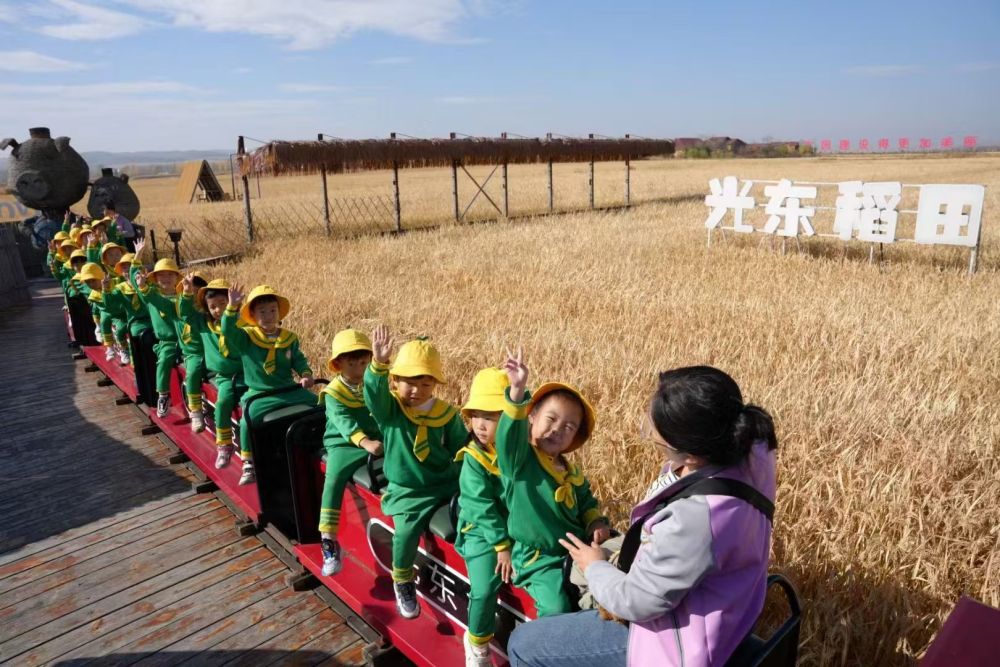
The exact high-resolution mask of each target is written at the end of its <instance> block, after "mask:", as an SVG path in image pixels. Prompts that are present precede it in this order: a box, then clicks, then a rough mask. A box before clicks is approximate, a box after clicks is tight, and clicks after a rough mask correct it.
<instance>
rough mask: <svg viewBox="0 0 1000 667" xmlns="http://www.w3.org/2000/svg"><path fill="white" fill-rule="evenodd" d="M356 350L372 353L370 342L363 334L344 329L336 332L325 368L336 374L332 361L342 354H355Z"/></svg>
mask: <svg viewBox="0 0 1000 667" xmlns="http://www.w3.org/2000/svg"><path fill="white" fill-rule="evenodd" d="M358 350H365V351H367V352H371V351H372V342H371V340H370V339H369V338H368V336H366V335H365V334H364V333H362V332H360V331H358V330H357V329H344V330H343V331H338V332H337V335H336V336H334V337H333V344H332V345H331V346H330V358H329V359H327V361H326V368H327V370H329V371H330V372H331V373H336V372H337V369H336V368H334V367H333V361H334V359H336V358H337V357H339V356H340V355H342V354H347V353H348V352H357V351H358Z"/></svg>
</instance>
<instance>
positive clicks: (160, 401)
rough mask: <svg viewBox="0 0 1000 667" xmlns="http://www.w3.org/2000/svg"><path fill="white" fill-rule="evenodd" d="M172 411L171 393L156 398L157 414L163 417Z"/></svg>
mask: <svg viewBox="0 0 1000 667" xmlns="http://www.w3.org/2000/svg"><path fill="white" fill-rule="evenodd" d="M168 412H170V395H169V394H166V395H165V394H160V396H159V397H158V398H157V399H156V416H157V417H159V418H160V419H163V418H164V417H166V416H167V413H168Z"/></svg>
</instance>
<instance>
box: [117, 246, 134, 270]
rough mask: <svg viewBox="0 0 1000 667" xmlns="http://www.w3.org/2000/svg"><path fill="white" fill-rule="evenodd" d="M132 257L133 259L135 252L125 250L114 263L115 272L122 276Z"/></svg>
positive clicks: (130, 263)
mask: <svg viewBox="0 0 1000 667" xmlns="http://www.w3.org/2000/svg"><path fill="white" fill-rule="evenodd" d="M133 259H135V253H131V252H127V253H125V254H124V255H122V258H121V259H119V260H118V263H117V264H115V273H117V274H118V275H120V276H124V275H125V273H126V272H127V271H128V269H129V267H130V266H132V260H133Z"/></svg>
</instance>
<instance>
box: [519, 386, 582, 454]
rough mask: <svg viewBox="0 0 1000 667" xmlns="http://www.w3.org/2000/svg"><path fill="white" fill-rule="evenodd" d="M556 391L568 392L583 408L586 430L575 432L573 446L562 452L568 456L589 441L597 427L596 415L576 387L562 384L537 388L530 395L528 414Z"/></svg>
mask: <svg viewBox="0 0 1000 667" xmlns="http://www.w3.org/2000/svg"><path fill="white" fill-rule="evenodd" d="M556 391H568V392H569V393H571V394H573V395H574V396H576V398H577V399H578V400H579V401H580V404H581V405H582V406H583V421H584V425H585V426H586V428H585V429H580V430H579V431H577V432H576V438H574V439H573V444H572V445H570V446H569V448H568V449H567V450H566V451H564V452H563V453H564V454H568V453H570V452H572V451H574V450H576V449H579V448H580V447H583V444H584V443H585V442H587V440H589V439H590V436H591V435H593V433H594V427H595V426H596V425H597V413H596V412H594V407H593V406H592V405H591V404H590V401H588V400H587V399H586V398H584V397H583V394H581V393H580V391H579V390H578V389H577V388H576V387H573V386H571V385H568V384H564V383H562V382H546V383H544V384H542V385H541V386H540V387H538V389H536V390H535V391H534V392H533V393H532V394H531V401H530V402H529V403H528V412H531V411H532V410H534V409H535V406H536V405H538V404H539V403H541V401H542V399H544V398H545V397H546V396H548V395H549V394H551V393H553V392H556Z"/></svg>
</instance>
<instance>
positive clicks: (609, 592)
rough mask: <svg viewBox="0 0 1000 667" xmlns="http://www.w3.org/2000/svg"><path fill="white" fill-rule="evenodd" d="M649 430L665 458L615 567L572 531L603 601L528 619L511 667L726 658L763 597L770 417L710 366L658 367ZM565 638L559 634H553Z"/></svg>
mask: <svg viewBox="0 0 1000 667" xmlns="http://www.w3.org/2000/svg"><path fill="white" fill-rule="evenodd" d="M642 431H643V434H644V435H645V436H646V437H647V438H648V440H649V441H650V442H651V444H652V445H653V446H655V447H656V448H657V449H658V450H659V451H660V452H661V453H662V455H663V458H664V465H663V467H662V469H661V471H660V475H659V476H658V477H657V479H656V480H655V481H654V482H653V485H652V486H651V487H650V489H649V490H648V491H647V493H646V495H645V497H644V499H643V500H642V501H641V502H640V503H639V504H638V505H637V506H636V507H635V508H634V509H633V510H632V515H631V528H630V529H629V531H628V533H627V534H626V536H625V539H624V544H623V546H622V549H621V552H620V554H619V559H618V564H617V565H612V564H611V563H610V562H608V560H607V559H606V558H607V556H606V555H605V552H604V551H602V550H601V549H599V548H597V545H596V544H590V545H588V544H585V543H584V542H583V541H582V540H580V539H579V538H578V537H577V536H575V535H567V536H566V539H565V540H563V545H564V546H565V547H566V549H567V550H568V551H569V553H570V555H571V556H572V557H573V560H574V561H575V562H576V564H577V565H578V566H579V567H580V569H581V570H583V572H584V575H585V576H586V578H587V584H588V586H589V588H590V592H591V593H592V594H593V597H594V599H595V601H596V602H597V603H598V605H599V607H600V608H599V610H590V611H581V612H578V613H575V614H563V615H560V616H552V617H548V618H543V619H539V620H536V621H532V622H530V623H526V624H524V625H522V626H520V627H519V628H518V629H517V630H516V631H515V632H514V634H513V636H512V637H511V640H510V644H509V646H508V655H509V657H510V663H511V665H512V667H528V666H530V667H543V666H545V667H551V666H555V665H570V664H571V665H573V666H574V667H587V666H589V665H601V666H602V667H604V666H608V667H610V666H614V665H619V666H625V665H628V666H629V667H635V666H638V665H684V666H685V667H698V666H711V665H724V664H725V663H726V661H727V660H728V659H729V658H730V657H731V656H732V655H733V653H734V651H735V650H736V648H737V646H738V645H739V644H740V642H741V641H742V640H743V639H744V637H746V636H747V634H748V633H749V632H750V630H751V628H752V627H753V625H754V622H755V621H756V620H757V617H758V616H759V615H760V612H761V610H762V609H763V606H764V595H765V591H766V587H767V564H768V551H769V548H770V542H771V519H772V516H773V511H774V505H773V502H774V495H775V449H776V448H777V439H776V437H775V434H774V423H773V422H772V420H771V417H770V415H769V414H768V413H767V412H766V411H765V410H763V409H762V408H759V407H757V406H755V405H748V404H745V403H744V402H743V396H742V394H741V392H740V389H739V387H738V386H737V384H736V382H735V381H734V380H733V379H732V378H731V377H729V376H728V375H727V374H725V373H723V372H722V371H720V370H718V369H716V368H711V367H708V366H692V367H688V368H678V369H675V370H672V371H667V372H665V373H661V374H660V376H659V383H658V387H657V389H656V391H655V392H654V393H653V396H652V398H651V400H650V402H649V404H648V407H647V408H646V411H645V414H644V416H643V427H642ZM554 637H558V638H559V641H553V638H554Z"/></svg>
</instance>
